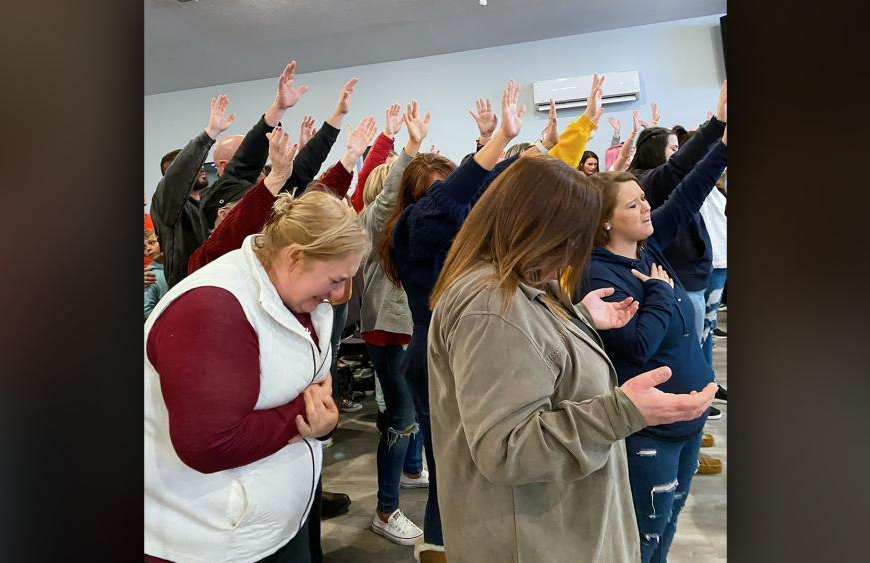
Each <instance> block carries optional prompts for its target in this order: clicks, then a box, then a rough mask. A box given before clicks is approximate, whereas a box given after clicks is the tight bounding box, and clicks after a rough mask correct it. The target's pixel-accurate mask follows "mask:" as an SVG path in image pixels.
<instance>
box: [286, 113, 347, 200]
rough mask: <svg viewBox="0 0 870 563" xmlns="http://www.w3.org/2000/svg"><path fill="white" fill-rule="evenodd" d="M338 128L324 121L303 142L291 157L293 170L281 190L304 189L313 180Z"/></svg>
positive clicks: (335, 136)
mask: <svg viewBox="0 0 870 563" xmlns="http://www.w3.org/2000/svg"><path fill="white" fill-rule="evenodd" d="M339 132H340V131H339V130H338V129H336V128H335V127H333V126H332V125H330V124H329V123H326V122H325V121H324V122H323V124H322V125H321V126H320V129H318V131H317V133H315V134H314V136H313V137H311V139H309V140H308V142H307V143H305V146H304V147H302V150H300V151H299V154H297V155H296V158H294V159H293V172H292V173H291V174H290V177H289V178H287V181H286V182H285V183H284V187H283V188H282V189H283V190H286V191H288V192H290V193H293V190H295V189H297V188H301V189H303V190H304V189H305V188H306V187H307V186H308V184H310V183H311V181H312V180H314V177H315V176H316V175H317V172H318V171H319V170H320V167H321V166H322V165H323V163H324V162H325V161H326V157H327V156H329V151H330V150H332V145H334V144H335V141H336V139H338V134H339Z"/></svg>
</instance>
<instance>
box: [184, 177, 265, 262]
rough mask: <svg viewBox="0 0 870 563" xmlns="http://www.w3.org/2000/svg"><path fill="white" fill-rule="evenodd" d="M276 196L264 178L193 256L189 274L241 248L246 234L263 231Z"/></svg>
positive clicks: (228, 214) (240, 201)
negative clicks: (264, 181) (267, 186)
mask: <svg viewBox="0 0 870 563" xmlns="http://www.w3.org/2000/svg"><path fill="white" fill-rule="evenodd" d="M276 199H277V198H276V197H275V196H273V195H272V192H270V191H269V190H268V188H266V184H264V183H263V182H262V181H260V182H258V183H257V184H256V185H255V186H254V187H253V188H251V189H250V190H248V192H247V193H246V194H245V195H244V197H243V198H242V199H240V200H239V203H237V204H236V206H235V207H233V208H232V209H231V210H230V212H229V213H227V216H226V217H224V220H223V221H221V222H220V224H219V225H218V226H217V227H216V228H215V230H214V231H212V233H211V236H209V237H208V238H207V239H206V240H205V242H203V243H202V244H201V245H200V247H199V248H197V249H196V250H195V251H194V252H193V254H191V255H190V259H189V260H188V261H187V273H188V274H192V273H193V272H195V271H197V270H198V269H200V268H202V267H203V266H205V265H206V264H208V263H209V262H212V261H214V260H217V259H218V258H220V257H221V256H223V255H224V254H226V253H227V252H230V251H232V250H236V249H237V248H240V247H241V246H242V242H244V240H245V237H247V236H248V235H253V234H254V233H259V232H260V231H262V230H263V226H264V225H265V224H266V221H267V220H268V219H269V214H270V213H271V212H272V205H273V204H274V203H275V200H276Z"/></svg>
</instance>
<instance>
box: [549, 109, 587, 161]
mask: <svg viewBox="0 0 870 563" xmlns="http://www.w3.org/2000/svg"><path fill="white" fill-rule="evenodd" d="M595 129H596V125H595V124H594V123H593V122H592V120H591V119H589V118H588V117H586V116H585V115H581V116H580V117H579V118H578V119H575V120H574V121H572V122H571V123H569V124H568V127H567V128H565V130H564V131H562V134H561V135H559V142H558V143H556V146H554V147H553V148H551V149H550V156H555V157H556V158H558V159H559V160H561V161H562V162H564V163H565V164H567V165H568V166H570V167H571V168H577V166H578V165H579V164H580V157H581V156H583V151H584V150H586V143H587V142H588V141H589V135H591V134H592V131H594V130H595Z"/></svg>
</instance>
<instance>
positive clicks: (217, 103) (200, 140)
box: [151, 94, 236, 228]
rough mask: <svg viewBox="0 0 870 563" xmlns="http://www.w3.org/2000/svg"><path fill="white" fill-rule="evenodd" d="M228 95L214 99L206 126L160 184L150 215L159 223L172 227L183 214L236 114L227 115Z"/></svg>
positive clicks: (173, 162) (190, 142)
mask: <svg viewBox="0 0 870 563" xmlns="http://www.w3.org/2000/svg"><path fill="white" fill-rule="evenodd" d="M228 104H229V98H227V97H226V96H225V95H223V94H221V95H220V96H217V97H216V98H212V99H211V104H210V106H209V116H208V123H207V124H206V127H205V130H204V131H203V132H202V133H200V134H199V135H198V136H196V137H195V138H193V139H191V140H190V141H189V142H188V143H187V145H185V147H184V148H183V149H181V152H180V153H178V156H176V157H175V160H173V161H172V163H171V164H170V165H169V168H167V169H166V174H165V175H164V176H163V178H161V179H160V182H159V183H158V184H157V191H155V192H154V197H153V198H152V204H151V215H152V216H153V218H155V219H157V223H158V224H159V225H160V226H166V227H169V228H171V227H172V226H173V225H175V223H176V222H177V221H178V219H179V217H181V210H182V209H183V208H184V203H185V202H186V201H187V198H189V197H190V191H191V189H193V185H194V182H195V181H196V176H197V174H199V170H200V168H202V165H203V163H204V162H205V159H206V157H207V156H208V151H209V149H211V146H212V145H213V144H214V142H215V140H216V139H217V137H218V135H220V134H221V133H223V132H224V131H226V130H227V129H228V128H229V127H230V125H232V123H233V121H235V119H236V114H234V113H233V114H231V115H229V116H226V110H227V105H228Z"/></svg>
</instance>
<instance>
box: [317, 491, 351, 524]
mask: <svg viewBox="0 0 870 563" xmlns="http://www.w3.org/2000/svg"><path fill="white" fill-rule="evenodd" d="M349 507H350V497H349V496H347V495H346V494H344V493H328V492H326V491H323V493H321V499H320V519H321V520H326V519H328V518H333V517H335V516H338V515H339V514H344V513H345V512H347V511H348V510H349Z"/></svg>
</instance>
